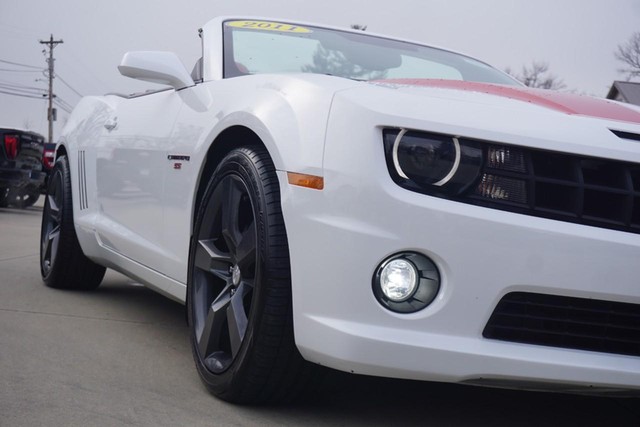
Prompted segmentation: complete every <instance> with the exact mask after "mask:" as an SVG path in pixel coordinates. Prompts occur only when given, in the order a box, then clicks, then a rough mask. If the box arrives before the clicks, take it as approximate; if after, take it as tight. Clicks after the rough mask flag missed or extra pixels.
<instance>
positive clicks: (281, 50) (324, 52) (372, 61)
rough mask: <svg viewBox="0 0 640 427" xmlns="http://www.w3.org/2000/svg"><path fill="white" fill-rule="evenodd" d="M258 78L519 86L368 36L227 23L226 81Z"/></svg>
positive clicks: (441, 55) (485, 69) (442, 56)
mask: <svg viewBox="0 0 640 427" xmlns="http://www.w3.org/2000/svg"><path fill="white" fill-rule="evenodd" d="M262 73H316V74H328V75H332V76H338V77H345V78H348V79H356V80H383V79H445V80H464V81H472V82H482V83H497V84H507V85H517V84H518V83H517V82H516V81H515V80H513V79H511V78H510V77H509V76H507V75H505V74H504V73H502V72H500V71H497V70H496V69H494V68H492V67H490V66H489V65H487V64H485V63H483V62H480V61H477V60H475V59H473V58H470V57H468V56H464V55H459V54H456V53H452V52H448V51H446V50H442V49H436V48H432V47H427V46H421V45H417V44H413V43H407V42H401V41H397V40H391V39H385V38H381V37H374V36H370V35H367V34H366V33H362V34H361V33H351V32H346V31H338V30H329V29H324V28H318V27H311V26H300V25H293V24H285V23H280V22H271V21H247V20H235V21H226V22H225V23H224V76H225V78H228V77H237V76H241V75H247V74H262Z"/></svg>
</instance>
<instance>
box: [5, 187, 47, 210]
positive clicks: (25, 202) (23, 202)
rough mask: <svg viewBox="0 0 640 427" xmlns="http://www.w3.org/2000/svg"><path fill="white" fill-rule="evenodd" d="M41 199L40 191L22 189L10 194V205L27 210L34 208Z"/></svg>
mask: <svg viewBox="0 0 640 427" xmlns="http://www.w3.org/2000/svg"><path fill="white" fill-rule="evenodd" d="M39 198H40V190H39V189H35V190H33V189H31V190H26V189H20V190H17V191H10V192H9V204H11V205H12V206H15V207H17V208H20V209H26V208H28V207H31V206H33V205H34V204H35V203H36V202H37V201H38V199H39Z"/></svg>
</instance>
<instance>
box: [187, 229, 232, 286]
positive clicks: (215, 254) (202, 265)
mask: <svg viewBox="0 0 640 427" xmlns="http://www.w3.org/2000/svg"><path fill="white" fill-rule="evenodd" d="M213 242H214V240H213V239H209V240H199V241H198V246H197V247H196V254H195V260H194V262H195V266H196V267H197V268H199V269H200V270H203V271H207V272H209V273H212V274H213V275H214V276H216V277H219V278H221V279H222V280H228V279H229V277H230V275H229V266H230V265H231V258H230V256H229V255H227V254H223V253H222V252H220V251H219V250H218V249H217V248H216V247H215V245H214V243H213Z"/></svg>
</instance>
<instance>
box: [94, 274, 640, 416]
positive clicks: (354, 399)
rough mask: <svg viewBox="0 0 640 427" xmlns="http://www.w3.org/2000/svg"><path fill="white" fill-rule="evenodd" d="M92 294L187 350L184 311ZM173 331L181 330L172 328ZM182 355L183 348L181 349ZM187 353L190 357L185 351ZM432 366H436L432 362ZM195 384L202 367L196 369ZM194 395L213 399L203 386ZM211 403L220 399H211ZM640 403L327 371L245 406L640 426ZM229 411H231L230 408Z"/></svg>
mask: <svg viewBox="0 0 640 427" xmlns="http://www.w3.org/2000/svg"><path fill="white" fill-rule="evenodd" d="M106 282H107V283H106V284H105V285H103V286H101V287H100V288H98V289H97V290H96V291H93V292H91V293H89V294H87V295H89V297H90V298H92V299H93V298H95V299H100V300H101V301H102V302H103V303H104V304H107V305H109V306H118V307H120V309H119V310H120V311H121V312H133V313H138V314H141V317H142V318H143V319H144V321H145V323H149V324H151V325H154V327H155V326H157V331H156V333H158V334H165V335H166V336H165V337H164V338H165V339H166V340H167V341H172V340H173V341H175V342H176V343H178V342H179V343H180V344H181V345H184V343H186V342H188V333H189V331H188V327H187V326H186V321H185V311H184V306H183V305H182V304H179V303H177V302H175V301H172V300H170V299H168V298H165V297H163V296H161V295H159V294H157V293H155V292H153V291H151V290H149V289H147V288H145V287H143V286H140V285H135V284H134V283H133V282H132V281H131V280H129V279H128V278H126V277H124V276H120V275H114V274H113V273H110V275H109V276H108V280H107V281H106ZM166 325H173V326H174V327H173V328H167V327H166ZM180 348H182V347H180ZM181 351H184V352H185V355H186V354H190V352H191V350H190V348H188V346H185V347H184V348H183V349H182V350H181ZM425 363H428V361H425ZM193 372H194V377H195V368H193ZM193 385H194V386H195V389H194V393H202V394H206V390H205V388H204V387H203V386H201V385H200V384H198V382H197V381H195V382H194V383H193ZM211 399H215V398H214V397H211ZM637 403H638V399H622V398H606V397H591V396H576V395H566V394H556V393H541V392H528V391H517V390H503V389H491V388H483V387H474V386H466V385H457V384H446V383H434V382H421V381H408V380H396V379H388V378H377V377H368V376H362V375H353V374H347V373H342V372H338V371H334V370H331V369H327V368H319V371H318V372H317V379H316V381H315V382H314V383H313V384H312V385H311V387H310V390H308V391H307V392H305V393H304V394H303V395H302V396H301V397H300V398H298V399H296V400H295V401H293V402H289V403H287V404H279V405H272V406H269V405H263V406H238V407H234V408H233V410H234V411H240V412H242V413H243V414H244V415H247V416H248V417H249V418H250V419H259V420H262V421H264V425H348V426H360V425H362V426H370V425H402V426H410V425H411V426H412V425H420V426H424V425H437V426H440V425H455V426H465V425H471V426H514V425H517V426H541V425H544V426H556V425H557V426H572V425H580V426H581V427H589V426H598V427H601V426H603V425H607V426H638V425H640V408H638V405H637ZM224 405H226V404H224Z"/></svg>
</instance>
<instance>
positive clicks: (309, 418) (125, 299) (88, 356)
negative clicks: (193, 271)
mask: <svg viewBox="0 0 640 427" xmlns="http://www.w3.org/2000/svg"><path fill="white" fill-rule="evenodd" d="M41 212H42V201H40V202H39V203H38V204H36V206H35V207H33V208H29V209H26V210H18V209H1V208H0V426H2V427H5V426H7V427H8V426H39V425H42V426H122V425H141V426H180V425H182V426H264V425H274V426H298V425H312V426H325V425H326V426H334V425H343V426H371V425H399V426H400V425H401V426H408V425H421V426H426V425H430V426H516V425H517V426H578V425H579V426H583V427H584V426H639V425H640V405H639V404H638V403H639V402H638V399H611V398H600V397H583V396H570V395H560V394H549V393H533V392H524V391H511V390H494V389H486V388H476V387H470V386H459V385H452V384H437V383H422V382H413V381H398V380H390V379H381V378H370V377H361V376H354V375H347V374H342V373H337V372H334V371H329V370H326V371H323V372H322V375H321V377H323V379H324V381H323V384H322V386H321V387H320V388H319V390H318V391H317V392H315V393H314V394H312V395H310V396H308V397H306V398H304V399H302V400H301V401H300V402H295V403H292V404H287V405H280V406H270V407H269V406H259V407H244V406H234V405H230V404H227V403H224V402H222V401H219V400H217V399H215V398H214V397H212V396H210V395H209V394H208V393H207V392H206V390H205V388H204V386H203V385H202V384H201V382H200V380H199V378H198V375H197V373H196V371H195V367H194V365H193V361H192V358H191V351H190V348H189V338H188V329H187V326H186V324H185V316H184V307H183V306H182V305H180V304H178V303H175V302H173V301H171V300H168V299H166V298H164V297H162V296H160V295H158V294H156V293H154V292H152V291H149V290H147V289H146V288H144V287H142V286H139V285H137V284H135V283H133V282H132V281H131V280H129V279H128V278H126V277H124V276H122V275H119V274H117V273H114V272H112V271H108V272H107V275H106V277H105V280H104V282H103V284H102V285H101V286H100V288H98V289H97V290H96V291H93V292H72V291H60V290H54V289H49V288H47V287H45V286H44V285H43V284H42V281H41V279H40V271H39V267H38V239H39V230H40V219H41ZM425 363H428V361H425Z"/></svg>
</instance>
